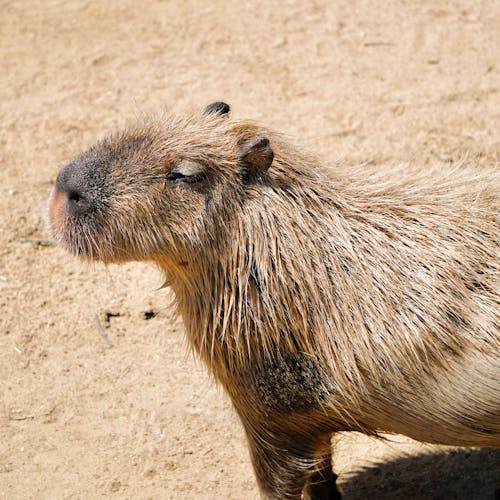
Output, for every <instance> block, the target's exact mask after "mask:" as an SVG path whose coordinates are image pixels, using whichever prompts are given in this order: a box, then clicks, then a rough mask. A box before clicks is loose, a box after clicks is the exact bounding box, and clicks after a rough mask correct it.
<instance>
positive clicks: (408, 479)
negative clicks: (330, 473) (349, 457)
mask: <svg viewBox="0 0 500 500" xmlns="http://www.w3.org/2000/svg"><path fill="white" fill-rule="evenodd" d="M339 486H340V488H341V490H342V491H343V497H342V498H343V499H345V500H361V499H363V500H366V499H382V500H396V499H398V500H399V499H404V500H406V499H425V500H427V499H429V500H453V499H457V500H458V499H459V500H476V499H477V500H489V499H491V500H494V499H495V500H498V499H500V489H499V488H500V449H474V450H470V449H467V450H452V451H448V452H435V453H426V454H422V455H418V456H414V457H403V458H399V459H397V460H393V461H390V462H386V463H381V464H373V465H370V466H368V467H364V468H363V469H361V470H358V471H356V472H353V473H352V474H350V475H349V476H348V477H347V478H345V479H344V480H343V481H342V482H341V483H340V485H339ZM496 490H498V492H497V493H495V492H496Z"/></svg>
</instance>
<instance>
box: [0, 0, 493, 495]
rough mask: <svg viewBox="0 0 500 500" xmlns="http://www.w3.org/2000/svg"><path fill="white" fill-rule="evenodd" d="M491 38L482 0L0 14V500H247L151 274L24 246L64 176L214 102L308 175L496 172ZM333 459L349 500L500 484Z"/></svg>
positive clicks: (435, 462) (473, 462)
mask: <svg viewBox="0 0 500 500" xmlns="http://www.w3.org/2000/svg"><path fill="white" fill-rule="evenodd" d="M499 26H500V3H499V2H498V1H497V0H491V1H474V0H468V1H466V0H460V1H458V0H450V1H444V0H441V1H430V0H425V1H421V2H409V1H404V0H400V1H392V0H391V1H385V2H376V1H374V0H356V1H354V0H351V1H347V0H336V1H328V0H324V1H314V2H300V1H295V0H289V1H282V2H280V1H278V0H269V1H267V2H262V3H259V2H255V1H247V2H229V1H227V2H224V1H220V0H215V1H211V2H202V1H199V0H198V1H196V0H188V1H178V0H174V1H152V2H144V3H142V2H133V1H130V0H129V1H121V2H106V1H104V0H102V1H95V2H90V1H88V0H81V1H80V0H75V1H69V2H63V1H61V0H50V1H44V2H34V1H23V2H14V1H12V2H9V1H1V2H0V55H1V57H0V82H1V86H0V118H1V122H0V127H1V135H0V141H1V146H0V380H1V383H0V498H1V499H28V498H33V499H56V498H57V499H59V498H61V499H69V498H71V499H75V498H81V499H88V498H130V499H146V498H173V499H185V498H197V499H199V498H201V499H218V498H227V499H252V498H256V496H257V491H256V488H255V485H254V479H253V475H252V470H251V467H250V463H249V459H248V455H247V451H246V448H245V443H244V437H243V434H242V431H241V428H240V425H239V422H238V420H237V418H236V416H235V415H234V413H233V412H232V410H231V407H230V404H229V403H228V401H227V399H226V398H225V397H224V395H223V394H221V393H220V391H219V390H218V389H217V388H216V387H214V385H212V383H211V382H210V381H209V379H208V377H207V376H206V374H205V372H204V370H203V367H201V366H200V365H199V363H197V362H196V361H195V360H193V359H192V357H191V356H190V355H189V354H188V351H187V349H186V346H185V341H184V339H183V331H182V325H180V324H179V323H177V322H175V321H173V320H172V319H171V317H170V316H169V309H168V301H169V299H170V296H169V292H168V290H158V289H159V286H160V285H161V277H160V276H159V275H158V273H157V272H156V270H155V269H153V268H152V267H149V266H147V265H145V264H130V265H125V266H109V267H108V268H105V267H104V266H101V265H95V266H93V267H91V266H88V265H82V264H81V263H79V262H77V261H76V260H73V259H71V258H69V257H66V256H65V255H64V254H63V253H62V252H61V251H60V250H58V249H56V248H54V247H53V246H50V245H45V244H44V242H43V241H42V242H39V241H38V240H40V239H42V240H44V239H46V238H48V235H47V233H46V231H45V229H44V225H45V222H44V219H45V212H46V207H47V198H48V195H49V191H50V187H51V184H52V183H53V181H54V179H55V176H56V173H57V171H58V169H59V168H60V167H61V166H62V165H63V164H64V163H65V162H66V161H67V160H68V159H70V158H71V157H72V156H73V155H74V154H76V153H77V152H79V151H80V150H81V149H83V148H84V147H86V146H87V145H89V144H90V143H92V142H93V141H95V140H96V139H97V138H99V137H100V136H102V135H103V134H105V133H107V132H110V131H112V130H113V129H114V128H115V127H116V126H119V125H120V124H123V123H125V122H126V121H127V120H129V119H130V118H133V117H134V116H136V115H137V114H138V113H140V112H142V111H144V110H151V109H157V108H160V107H163V108H167V109H183V108H193V107H201V106H203V105H205V104H207V103H209V102H211V101H213V100H216V99H224V100H226V101H227V102H229V103H230V104H231V105H232V108H233V112H234V114H235V115H237V116H240V117H250V118H255V119H257V120H260V121H262V122H265V123H266V124H268V125H269V126H272V127H274V128H275V129H278V130H281V131H283V132H286V133H288V134H290V135H291V136H294V137H296V138H297V139H298V140H300V142H301V143H303V144H306V145H307V146H308V147H309V148H310V149H312V150H313V151H315V152H317V153H318V155H320V157H321V158H323V159H324V160H325V162H328V161H333V160H335V161H336V160H338V159H342V160H344V161H345V162H346V163H347V164H353V163H357V162H368V163H371V164H374V165H380V166H381V168H383V167H382V165H383V164H386V163H393V162H401V161H408V160H410V161H418V162H422V163H426V164H427V163H432V162H436V161H449V160H450V161H452V160H458V159H460V158H462V157H463V156H464V155H468V156H469V157H472V158H477V159H478V161H480V162H489V163H491V162H497V161H498V160H499V158H500V135H499V130H500V95H499V91H500V57H499V54H500V30H499ZM151 312H154V313H157V314H156V315H155V316H154V317H152V318H151V317H150V316H151V314H150V313H151ZM95 315H97V317H98V318H99V319H100V321H101V323H102V324H103V325H104V327H105V331H106V333H107V336H108V337H109V341H110V342H111V343H112V347H109V346H108V344H107V343H106V342H105V340H104V339H103V337H102V336H101V335H100V334H99V331H98V329H97V327H96V322H95V318H94V317H95ZM338 441H339V442H338V445H337V450H336V454H335V470H336V471H337V472H338V473H340V476H341V477H340V481H341V484H342V486H343V487H344V490H345V493H346V498H348V499H353V498H442V499H448V498H464V499H465V498H467V499H469V498H493V491H494V489H495V487H498V486H500V482H499V481H498V480H497V477H500V474H499V473H500V457H499V455H498V453H497V452H491V451H470V450H469V451H463V450H462V451H456V452H449V451H447V450H442V449H439V448H431V447H429V446H424V445H421V444H418V443H413V442H410V441H408V440H406V439H403V438H400V437H394V438H392V440H391V441H390V442H387V443H380V442H378V441H375V440H372V439H367V438H364V437H362V436H357V435H345V436H340V437H339V438H338ZM495 483H496V484H495Z"/></svg>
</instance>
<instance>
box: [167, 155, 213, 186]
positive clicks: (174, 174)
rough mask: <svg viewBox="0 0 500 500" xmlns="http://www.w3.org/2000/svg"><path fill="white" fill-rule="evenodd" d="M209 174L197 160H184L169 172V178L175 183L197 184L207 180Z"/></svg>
mask: <svg viewBox="0 0 500 500" xmlns="http://www.w3.org/2000/svg"><path fill="white" fill-rule="evenodd" d="M206 177H207V174H206V172H205V169H204V168H203V166H202V165H200V164H199V163H197V162H194V161H189V160H182V161H180V162H179V163H177V164H176V165H174V166H173V167H172V168H171V169H170V172H169V173H168V174H167V180H168V181H171V182H175V183H180V182H182V183H185V184H196V183H198V182H201V181H203V180H205V179H206Z"/></svg>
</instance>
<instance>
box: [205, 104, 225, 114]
mask: <svg viewBox="0 0 500 500" xmlns="http://www.w3.org/2000/svg"><path fill="white" fill-rule="evenodd" d="M230 109H231V108H230V107H229V104H226V103H225V102H222V101H217V102H213V103H212V104H209V105H208V106H207V107H206V108H205V109H204V110H203V114H205V115H227V114H228V113H229V110H230Z"/></svg>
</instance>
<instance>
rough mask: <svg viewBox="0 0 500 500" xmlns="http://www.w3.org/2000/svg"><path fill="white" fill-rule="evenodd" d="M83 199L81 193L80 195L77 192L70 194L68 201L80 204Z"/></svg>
mask: <svg viewBox="0 0 500 500" xmlns="http://www.w3.org/2000/svg"><path fill="white" fill-rule="evenodd" d="M81 199H82V197H81V196H80V193H78V192H77V191H70V192H69V193H68V200H69V201H72V202H74V203H78V202H79V201H80V200H81Z"/></svg>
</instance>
